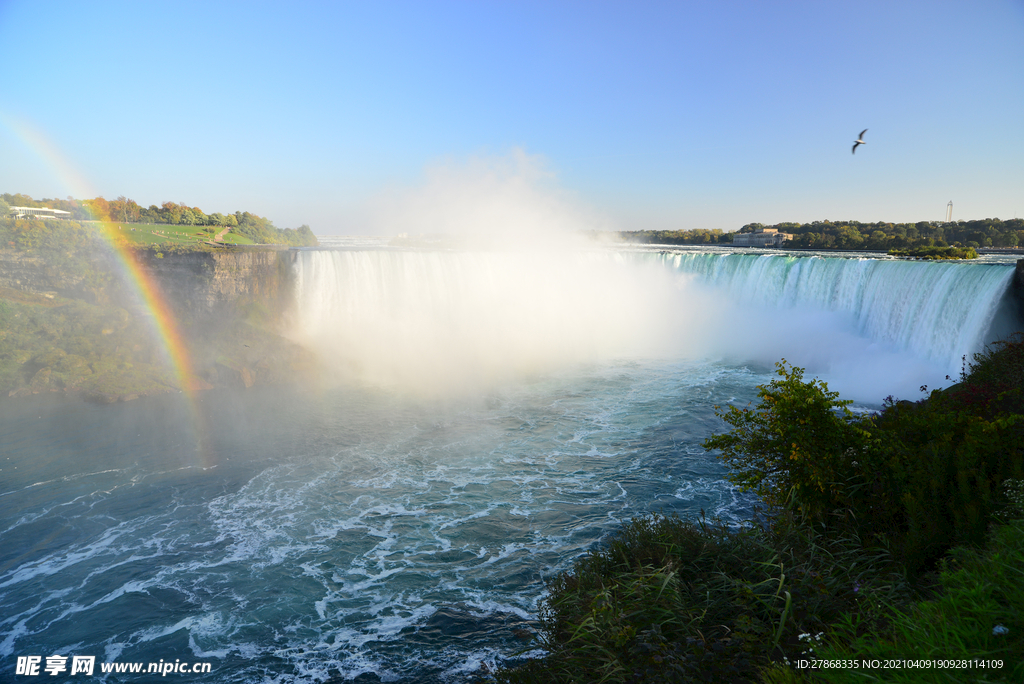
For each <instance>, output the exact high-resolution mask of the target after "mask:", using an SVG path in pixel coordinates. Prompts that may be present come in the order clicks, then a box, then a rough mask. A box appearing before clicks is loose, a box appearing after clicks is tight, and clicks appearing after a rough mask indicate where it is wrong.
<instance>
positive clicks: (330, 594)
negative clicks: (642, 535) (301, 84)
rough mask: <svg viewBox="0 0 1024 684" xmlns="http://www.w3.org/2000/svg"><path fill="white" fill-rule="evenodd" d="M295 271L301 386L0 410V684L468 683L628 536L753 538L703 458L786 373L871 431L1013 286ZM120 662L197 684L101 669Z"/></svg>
mask: <svg viewBox="0 0 1024 684" xmlns="http://www.w3.org/2000/svg"><path fill="white" fill-rule="evenodd" d="M295 268H296V273H295V284H296V291H295V296H296V301H295V306H294V310H293V312H292V314H291V317H290V320H289V329H288V333H287V334H288V335H289V336H290V337H292V338H294V339H295V340H297V341H299V342H301V343H303V344H305V345H307V346H309V347H310V348H312V349H314V350H315V351H316V352H317V353H318V355H319V357H320V358H321V359H322V360H323V362H324V363H323V381H322V382H320V383H317V384H316V386H315V387H305V388H289V389H286V388H254V389H251V390H249V391H247V392H238V393H231V392H225V391H211V392H207V393H204V394H200V395H199V396H198V399H197V400H196V401H195V403H194V404H190V403H188V402H187V401H186V400H185V399H184V398H183V397H184V396H185V395H167V396H160V397H151V398H147V399H143V400H139V401H134V402H129V403H125V404H118V405H113V406H96V405H91V404H85V403H77V402H70V401H66V400H54V399H49V398H31V399H24V400H19V401H5V402H3V403H2V404H0V408H2V411H0V450H2V451H0V680H2V681H9V680H13V679H16V676H15V671H16V667H17V663H18V661H19V658H22V659H25V658H28V657H31V656H38V657H40V664H39V671H40V673H41V674H42V675H43V676H46V672H45V670H44V669H43V668H45V667H46V666H47V662H48V661H47V658H48V657H50V656H54V655H59V656H64V657H66V658H67V671H66V672H63V673H62V675H64V676H66V677H68V678H69V679H71V680H72V681H74V680H85V679H86V677H85V676H84V675H81V674H79V675H74V676H71V675H70V672H71V666H72V662H73V657H74V656H92V657H94V658H95V666H94V667H95V670H94V677H95V678H98V679H102V680H104V681H110V682H117V681H157V680H160V681H166V680H167V679H168V678H169V679H177V680H181V681H204V682H207V681H208V682H326V681H338V682H340V681H349V680H356V681H401V682H461V681H466V680H468V679H469V678H470V677H471V676H472V675H474V674H476V675H479V674H482V673H484V672H485V671H486V670H485V668H487V669H493V668H494V667H495V666H496V665H500V664H502V663H504V662H508V660H509V659H512V658H515V657H529V656H530V655H531V653H533V654H536V653H537V651H536V650H532V649H536V648H537V644H536V642H535V641H534V640H533V638H534V635H535V628H536V620H537V619H538V615H539V612H540V607H541V605H542V600H543V596H544V580H545V578H547V577H550V576H551V575H552V574H554V573H557V572H559V571H561V570H565V569H567V568H568V567H569V566H570V564H571V562H572V560H573V559H574V558H575V557H577V556H578V555H579V554H581V553H583V552H585V551H586V550H587V549H590V548H593V547H594V546H595V545H596V544H599V543H600V541H601V539H602V538H604V537H606V536H607V535H608V534H610V533H612V532H614V531H615V530H616V529H617V528H618V527H619V525H620V524H621V523H622V522H623V521H626V520H629V519H630V518H633V517H635V516H638V515H642V514H644V513H650V512H663V513H678V514H679V515H681V516H696V515H699V514H700V512H701V511H702V510H703V511H705V512H706V513H707V515H709V516H720V517H722V518H724V519H726V520H732V521H737V522H738V521H742V520H743V519H745V518H746V517H747V516H749V515H750V514H751V512H752V507H753V504H754V502H753V500H752V499H751V498H749V497H748V496H747V495H742V494H740V493H738V492H737V491H736V490H735V489H734V488H733V487H731V486H730V485H729V484H728V483H727V482H725V480H724V474H725V471H724V469H723V467H722V465H721V464H720V463H718V462H717V461H716V459H715V457H714V455H713V454H707V453H705V452H704V450H703V449H702V448H701V446H700V444H701V441H702V440H703V439H704V438H706V437H707V436H709V435H710V434H712V433H713V432H715V431H716V430H720V429H721V428H722V424H721V422H720V421H719V420H718V419H717V418H716V417H715V414H714V406H715V405H725V404H728V403H735V404H738V405H746V404H747V403H748V402H749V401H751V400H752V399H754V398H755V396H756V385H758V384H762V383H765V382H767V381H769V380H770V379H771V378H772V377H774V376H773V364H774V363H775V362H776V361H778V360H779V359H780V358H782V357H785V358H786V359H787V360H788V361H790V362H791V363H793V364H796V365H800V366H805V367H807V369H808V375H818V376H820V377H822V378H824V379H826V380H827V381H828V382H829V385H830V387H831V388H833V389H838V390H839V391H841V392H842V393H843V394H844V395H845V396H849V397H851V398H853V399H855V400H856V401H857V403H858V405H860V406H863V407H866V408H872V407H876V406H878V405H879V404H880V403H881V400H882V398H883V397H885V396H886V395H888V394H894V395H896V396H899V397H902V398H910V399H916V398H918V397H919V396H920V390H919V387H920V386H921V385H928V386H929V387H935V386H940V385H943V384H948V381H946V380H945V376H946V375H947V374H948V375H952V376H954V377H955V376H956V374H958V373H959V370H960V364H961V357H962V355H964V354H970V353H971V352H973V351H977V350H978V349H980V348H981V346H982V345H983V344H984V343H985V341H986V340H987V339H989V338H990V337H992V336H994V335H995V334H997V333H1000V332H1003V331H1005V330H1009V329H1012V328H1014V327H1019V326H1018V323H1017V322H1016V321H1015V320H1014V319H1013V316H1014V315H1015V314H1014V312H1013V311H1012V307H1011V306H1010V302H1009V300H1008V299H1007V294H1006V293H1007V291H1008V288H1009V284H1010V279H1011V277H1012V273H1013V266H1012V264H1011V263H956V264H950V263H946V264H943V263H923V262H908V261H896V260H890V259H865V258H862V257H848V258H847V257H837V256H835V255H831V256H824V255H814V254H799V255H794V254H786V253H778V252H773V253H771V254H764V253H762V252H744V253H738V252H731V251H727V250H719V251H716V250H682V249H676V250H673V249H665V250H657V249H635V250H627V249H618V250H613V249H585V250H576V251H571V252H564V251H561V252H459V251H451V250H434V251H428V250H411V249H409V250H403V249H392V248H386V247H381V246H373V245H362V246H359V245H351V244H350V245H348V246H344V247H342V248H337V249H322V250H308V251H302V252H300V253H299V255H298V258H297V260H296V263H295ZM161 661H162V662H161ZM21 662H22V663H26V662H27V661H26V660H22V661H21ZM132 663H143V664H144V666H148V664H149V663H156V664H158V665H159V666H160V667H161V668H162V667H163V666H164V664H167V663H174V664H175V666H180V665H181V664H182V663H187V664H188V667H192V666H193V665H194V664H196V663H200V664H203V663H207V664H209V668H210V672H209V673H208V674H202V675H198V674H191V673H189V674H181V673H180V672H173V671H172V672H171V673H170V674H168V675H167V677H160V676H158V675H155V674H150V675H141V676H140V675H132V674H129V673H117V672H111V673H108V674H103V673H101V666H104V665H110V664H115V665H116V664H121V665H122V666H123V667H127V666H128V665H129V664H132ZM111 667H112V666H111ZM179 669H180V668H179ZM47 679H49V677H48V676H47ZM61 680H62V681H63V677H62V678H61ZM24 681H29V680H28V679H25V680H24Z"/></svg>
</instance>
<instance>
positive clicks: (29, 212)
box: [11, 207, 71, 219]
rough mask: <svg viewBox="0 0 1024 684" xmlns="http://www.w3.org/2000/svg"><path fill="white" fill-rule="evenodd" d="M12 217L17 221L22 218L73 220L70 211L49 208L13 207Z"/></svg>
mask: <svg viewBox="0 0 1024 684" xmlns="http://www.w3.org/2000/svg"><path fill="white" fill-rule="evenodd" d="M11 216H13V217H14V218H16V219H22V218H50V219H69V218H71V212H70V211H62V210H60V209H50V208H48V207H11Z"/></svg>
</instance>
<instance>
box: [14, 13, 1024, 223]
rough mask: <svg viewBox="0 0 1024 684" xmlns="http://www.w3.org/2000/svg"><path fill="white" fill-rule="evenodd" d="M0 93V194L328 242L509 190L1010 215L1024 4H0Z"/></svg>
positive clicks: (893, 214)
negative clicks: (221, 221)
mask: <svg viewBox="0 0 1024 684" xmlns="http://www.w3.org/2000/svg"><path fill="white" fill-rule="evenodd" d="M0 86H2V89H0V93H2V94H0V192H22V193H26V194H29V195H32V196H34V197H37V198H38V197H64V196H67V195H73V196H75V197H83V196H87V195H103V196H105V197H107V198H114V197H116V196H118V195H126V196H128V197H131V198H132V199H135V200H136V201H137V202H139V203H140V204H142V205H144V206H148V205H150V204H160V203H161V202H164V201H168V200H170V201H175V202H186V203H188V204H190V205H193V206H199V207H200V208H202V209H203V210H204V211H206V212H207V213H212V212H215V211H216V212H221V213H227V212H231V211H235V210H248V211H252V212H254V213H257V214H260V215H262V216H266V217H268V218H270V219H271V220H273V221H274V223H275V224H276V225H278V226H279V227H296V226H298V225H300V224H308V225H310V226H311V227H312V228H313V230H314V232H316V233H317V234H321V235H328V234H345V233H354V234H361V233H370V232H397V231H398V230H399V229H400V228H401V227H405V228H406V229H407V230H408V231H409V232H416V231H417V228H420V227H422V226H418V225H416V222H417V219H416V214H415V211H413V210H409V211H405V212H400V213H399V214H395V213H394V212H392V214H391V220H390V221H382V220H381V219H380V213H381V207H382V206H389V205H392V206H393V205H396V204H402V203H403V202H406V200H407V199H408V198H410V197H412V198H414V199H413V201H411V202H409V203H408V206H409V207H412V208H415V207H419V206H422V199H423V197H424V196H425V195H434V194H435V190H437V193H436V194H437V195H439V196H441V195H443V196H444V197H445V198H447V200H446V201H449V202H458V201H459V198H460V197H466V198H467V200H470V201H477V202H486V201H487V197H486V196H483V197H481V196H476V197H475V198H474V197H470V196H471V195H474V193H475V194H476V195H480V193H484V195H486V193H488V192H491V193H498V194H501V189H502V188H504V187H507V186H512V185H515V186H517V187H522V186H526V187H528V188H529V189H530V191H529V192H525V193H519V194H516V193H512V196H514V197H519V198H522V201H524V202H532V201H541V202H542V203H543V202H544V201H548V202H549V203H554V204H557V205H558V206H559V207H561V208H562V209H565V212H564V213H565V214H566V215H568V214H572V215H573V216H574V217H575V218H574V220H576V221H577V222H578V223H580V224H583V225H587V226H593V227H599V228H615V229H620V230H633V229H644V228H656V229H676V228H679V229H688V228H720V229H723V230H735V229H737V228H739V227H740V226H742V225H743V224H745V223H749V222H754V221H758V222H762V223H775V222H779V221H788V220H792V221H813V220H817V219H833V220H835V219H856V220H861V221H879V220H887V221H918V220H940V219H942V218H943V217H944V215H945V209H946V203H947V202H948V201H950V200H952V201H953V203H954V218H964V219H966V218H987V217H1000V218H1013V217H1014V215H1016V216H1018V217H1021V216H1024V2H1022V1H1021V0H979V1H977V2H972V3H964V2H941V1H940V2H891V1H889V2H877V3H875V2H830V3H824V2H817V1H815V2H789V3H765V2H754V1H750V2H746V1H731V2H730V1H727V2H714V3H711V2H708V3H691V2H640V3H625V2H616V3H612V2H554V1H550V0H549V1H546V2H524V1H519V2H387V1H382V2H350V3H348V2H330V3H327V2H325V3H295V4H294V6H293V4H292V3H259V2H244V3H242V2H239V3H218V2H208V1H207V2H200V3H191V2H173V3H171V2H161V3H155V2H154V3H148V2H147V3H138V2H123V3H122V2H104V1H102V0H98V1H93V2H88V3H82V2H22V1H14V2H2V0H0ZM863 128H867V129H869V130H868V133H867V135H866V137H865V140H866V141H867V143H868V144H867V145H866V146H863V147H860V148H858V151H857V154H856V155H852V154H851V153H850V147H851V146H852V142H853V140H854V139H855V138H856V135H857V133H859V132H860V130H861V129H863ZM481 177H487V178H489V179H490V180H491V182H489V183H479V182H476V181H478V180H479V179H480V178H481ZM442 185H443V189H439V188H440V187H441V186H442ZM482 188H483V189H482ZM507 196H508V193H506V197H507ZM538 198H539V199H538ZM497 204H498V205H499V206H505V205H503V204H502V203H501V202H498V203H497ZM439 211H440V212H441V213H440V218H439V219H437V220H434V221H432V222H431V226H436V224H437V222H438V220H439V221H441V222H443V220H444V216H445V213H444V212H445V211H446V210H444V209H441V210H439ZM396 215H400V216H402V217H403V218H402V219H401V221H404V222H406V223H407V224H408V226H404V225H399V224H398V223H396V220H395V219H394V216H396ZM435 218H437V217H435Z"/></svg>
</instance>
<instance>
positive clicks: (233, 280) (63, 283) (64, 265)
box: [0, 248, 296, 322]
mask: <svg viewBox="0 0 1024 684" xmlns="http://www.w3.org/2000/svg"><path fill="white" fill-rule="evenodd" d="M295 257H296V253H295V252H294V251H292V250H289V249H287V248H282V249H274V248H266V249H251V250H244V251H242V250H237V251H236V250H231V251H227V250H225V251H218V252H194V253H184V254H176V253H167V254H164V255H162V256H161V257H158V256H157V255H156V254H155V253H153V252H143V253H142V257H141V265H142V268H143V270H144V271H145V272H146V273H147V275H149V276H151V277H152V278H153V279H154V281H155V282H156V285H157V287H158V289H159V290H160V292H161V293H162V295H163V296H164V298H165V299H166V301H167V303H168V304H169V305H170V307H171V308H172V309H173V310H174V311H175V313H176V314H178V316H179V317H180V318H181V319H182V320H183V321H187V322H203V321H206V320H213V319H216V318H218V317H221V316H223V315H225V314H227V313H229V312H230V311H233V310H234V307H235V306H236V305H238V304H239V303H244V302H246V301H259V302H260V303H261V304H263V305H265V306H270V307H271V308H272V310H274V311H275V312H276V313H280V312H281V311H283V310H284V309H285V308H286V307H287V306H288V303H289V302H290V301H291V295H292V278H291V273H292V270H291V264H292V263H293V262H294V260H295ZM0 288H9V289H11V290H20V291H24V292H31V293H41V294H46V295H59V296H61V297H66V298H68V299H79V300H83V301H86V302H89V303H91V304H115V305H117V306H123V307H125V308H129V309H134V308H137V306H138V304H139V303H138V301H137V293H136V291H135V290H134V287H133V286H132V285H131V284H130V283H126V282H124V281H123V279H122V278H121V277H120V274H119V272H118V269H117V264H116V262H115V257H114V256H113V255H111V254H109V253H104V252H94V253H90V254H85V255H76V256H75V257H74V258H68V259H65V260H61V261H59V262H58V261H55V260H53V259H44V258H42V257H38V256H32V255H26V254H24V253H22V252H13V251H5V250H0Z"/></svg>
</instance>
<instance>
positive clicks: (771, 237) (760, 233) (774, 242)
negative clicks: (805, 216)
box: [732, 228, 793, 247]
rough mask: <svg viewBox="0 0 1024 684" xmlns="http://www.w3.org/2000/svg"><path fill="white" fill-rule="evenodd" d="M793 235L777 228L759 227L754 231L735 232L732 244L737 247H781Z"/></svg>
mask: <svg viewBox="0 0 1024 684" xmlns="http://www.w3.org/2000/svg"><path fill="white" fill-rule="evenodd" d="M791 237H793V236H792V235H790V234H789V233H780V232H779V231H778V230H776V229H775V228H757V229H755V230H754V232H753V233H734V234H733V236H732V244H733V246H735V247H781V246H782V245H783V244H785V242H786V240H788V239H790V238H791Z"/></svg>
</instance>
